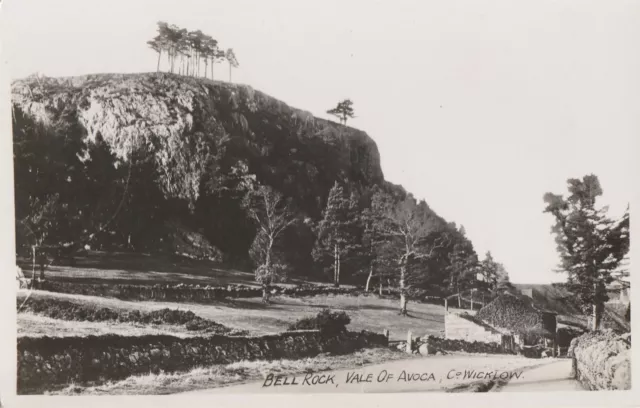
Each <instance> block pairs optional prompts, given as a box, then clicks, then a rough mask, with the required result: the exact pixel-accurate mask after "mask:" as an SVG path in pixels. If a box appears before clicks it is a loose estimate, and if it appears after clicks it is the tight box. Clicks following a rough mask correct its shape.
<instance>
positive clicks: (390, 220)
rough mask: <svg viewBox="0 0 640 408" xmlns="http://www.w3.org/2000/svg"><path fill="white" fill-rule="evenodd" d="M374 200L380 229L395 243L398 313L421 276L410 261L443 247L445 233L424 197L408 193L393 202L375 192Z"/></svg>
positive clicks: (401, 311) (388, 197) (405, 307)
mask: <svg viewBox="0 0 640 408" xmlns="http://www.w3.org/2000/svg"><path fill="white" fill-rule="evenodd" d="M380 194H381V195H380ZM374 203H375V206H374V209H375V211H377V213H378V215H379V219H380V222H381V225H380V228H381V231H383V234H384V235H385V236H387V237H388V239H390V240H391V241H392V242H393V244H394V247H395V253H396V260H397V261H396V262H397V266H398V269H399V279H398V284H399V288H400V313H401V314H402V315H406V314H407V294H408V291H409V290H410V289H412V287H414V286H415V285H416V284H417V283H419V282H420V280H421V279H424V276H422V271H420V270H416V269H415V268H412V266H413V264H414V263H415V262H416V261H418V260H422V259H429V258H431V257H432V256H434V254H435V252H436V250H437V249H439V248H443V247H444V245H445V242H446V240H447V237H446V235H445V234H439V232H441V229H440V222H439V220H438V219H437V217H436V216H435V214H434V213H433V211H431V209H430V208H429V207H428V206H427V204H426V202H424V201H420V202H417V201H416V200H415V198H413V197H412V196H411V195H408V196H407V197H405V198H404V199H402V200H401V201H400V202H394V200H393V198H392V197H390V196H388V195H386V194H385V193H378V196H377V197H374ZM434 236H435V238H434Z"/></svg>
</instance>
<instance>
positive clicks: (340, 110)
mask: <svg viewBox="0 0 640 408" xmlns="http://www.w3.org/2000/svg"><path fill="white" fill-rule="evenodd" d="M327 113H328V114H329V115H333V116H336V117H337V118H338V119H339V120H340V123H341V124H343V125H346V124H347V119H349V118H354V117H355V115H354V113H353V102H352V101H351V99H345V100H344V101H341V102H338V105H337V106H336V107H335V108H333V109H329V110H328V111H327Z"/></svg>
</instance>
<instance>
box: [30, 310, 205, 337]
mask: <svg viewBox="0 0 640 408" xmlns="http://www.w3.org/2000/svg"><path fill="white" fill-rule="evenodd" d="M104 334H119V335H121V336H144V335H148V334H155V335H158V334H162V335H169V336H176V337H192V336H199V335H201V333H200V332H197V331H189V330H187V329H185V328H183V327H181V326H176V325H168V324H165V325H144V324H131V323H117V322H87V321H75V320H74V321H68V320H59V319H52V318H50V317H45V316H39V315H35V314H31V313H18V337H42V336H49V337H66V336H83V337H85V336H100V335H104Z"/></svg>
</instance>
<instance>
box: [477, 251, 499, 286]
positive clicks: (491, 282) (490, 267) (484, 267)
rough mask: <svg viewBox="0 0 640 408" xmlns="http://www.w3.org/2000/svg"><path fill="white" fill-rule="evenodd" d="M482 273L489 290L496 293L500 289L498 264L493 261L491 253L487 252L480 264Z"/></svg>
mask: <svg viewBox="0 0 640 408" xmlns="http://www.w3.org/2000/svg"><path fill="white" fill-rule="evenodd" d="M480 273H481V274H482V278H483V281H484V282H485V284H486V285H487V289H488V290H489V291H491V292H494V291H495V290H496V289H497V287H498V263H497V262H496V261H495V260H494V259H493V255H491V251H487V253H486V254H485V255H484V259H483V260H482V262H481V263H480Z"/></svg>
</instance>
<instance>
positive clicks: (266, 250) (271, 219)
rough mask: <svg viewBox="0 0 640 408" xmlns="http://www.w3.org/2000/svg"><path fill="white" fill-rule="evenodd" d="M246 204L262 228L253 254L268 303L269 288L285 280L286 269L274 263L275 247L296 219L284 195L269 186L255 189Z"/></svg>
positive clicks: (265, 299) (252, 216) (258, 225)
mask: <svg viewBox="0 0 640 408" xmlns="http://www.w3.org/2000/svg"><path fill="white" fill-rule="evenodd" d="M243 204H244V207H245V208H246V209H247V212H248V213H249V216H250V217H251V219H253V221H254V222H255V224H256V226H257V228H258V233H257V234H256V237H255V239H254V241H253V244H252V246H251V252H252V255H253V258H254V261H257V263H258V267H257V268H256V281H257V282H259V283H260V284H262V301H263V302H265V303H268V302H269V286H270V285H271V284H272V283H274V282H276V281H278V280H280V279H282V278H283V277H284V276H283V271H284V270H285V269H284V266H283V265H281V264H278V263H275V262H273V258H274V255H273V251H274V245H275V244H276V242H277V240H278V239H279V238H280V237H281V234H282V232H283V231H284V230H285V229H286V228H287V227H288V226H290V225H291V224H293V223H294V222H295V217H294V215H293V212H292V211H291V209H290V207H289V204H288V203H287V202H286V201H285V200H284V198H283V196H282V194H280V193H279V192H277V191H275V190H274V189H272V188H271V187H268V186H258V187H257V188H255V189H254V190H252V191H251V192H250V193H249V194H247V196H246V198H245V201H244V203H243Z"/></svg>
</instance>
